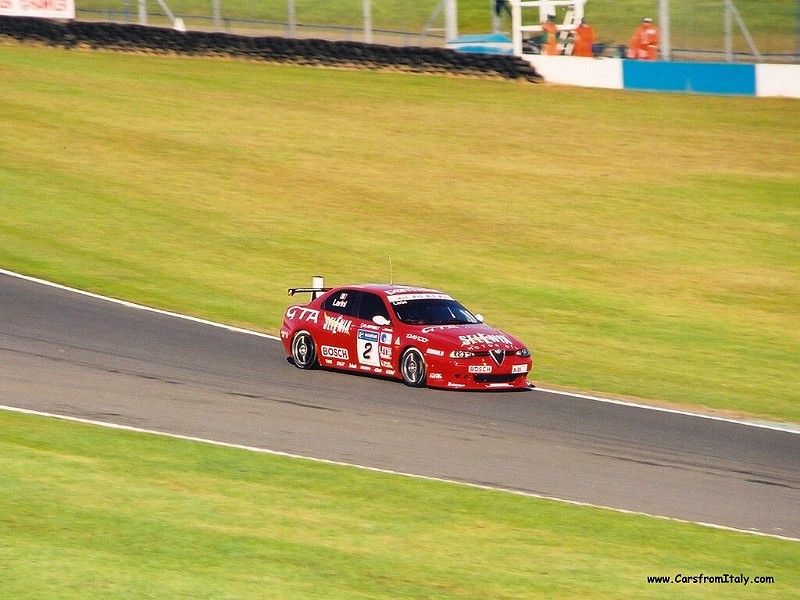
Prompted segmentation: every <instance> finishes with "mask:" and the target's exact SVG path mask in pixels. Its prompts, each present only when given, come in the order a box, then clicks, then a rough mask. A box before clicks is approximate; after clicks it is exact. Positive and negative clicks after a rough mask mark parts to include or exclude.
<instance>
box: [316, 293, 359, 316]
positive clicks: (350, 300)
mask: <svg viewBox="0 0 800 600" xmlns="http://www.w3.org/2000/svg"><path fill="white" fill-rule="evenodd" d="M359 295H360V292H356V291H353V290H341V291H339V292H336V293H334V294H331V295H330V296H328V298H326V299H325V302H324V303H323V304H322V308H323V309H325V310H326V311H328V312H331V313H335V314H339V315H345V316H348V317H353V316H355V312H356V306H357V305H358V297H359Z"/></svg>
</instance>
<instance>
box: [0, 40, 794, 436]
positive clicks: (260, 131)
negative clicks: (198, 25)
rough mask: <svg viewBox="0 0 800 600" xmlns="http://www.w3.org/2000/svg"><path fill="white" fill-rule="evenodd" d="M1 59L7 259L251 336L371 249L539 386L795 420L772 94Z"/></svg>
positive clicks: (384, 270)
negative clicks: (504, 348) (484, 328)
mask: <svg viewBox="0 0 800 600" xmlns="http://www.w3.org/2000/svg"><path fill="white" fill-rule="evenodd" d="M0 51H1V52H0V78H2V80H3V81H4V82H5V85H6V93H5V94H3V95H2V98H0V206H2V211H1V212H0V266H2V267H4V268H8V269H12V270H17V271H20V272H23V273H26V274H31V275H36V276H40V277H44V278H47V279H51V280H55V281H58V282H60V283H65V284H69V285H72V286H77V287H79V288H83V289H87V290H91V291H94V292H99V293H102V294H108V295H111V296H115V297H120V298H125V299H128V300H132V301H136V302H141V303H144V304H148V305H153V306H156V307H161V308H167V309H171V310H177V311H181V312H186V313H191V314H193V315H198V316H202V317H207V318H211V319H216V320H220V321H224V322H227V323H231V324H236V325H244V326H247V327H252V328H256V329H259V330H262V331H266V332H272V333H275V332H276V331H277V329H278V327H279V325H280V322H281V318H282V314H283V311H284V309H285V308H286V306H287V304H288V303H289V300H288V299H287V298H286V288H287V287H289V286H294V285H305V284H307V283H308V282H309V280H310V277H311V276H312V275H315V274H320V275H324V276H326V278H327V282H328V283H329V284H333V285H335V284H345V283H352V282H358V281H387V280H388V279H389V268H388V255H390V254H391V257H392V262H393V267H394V279H395V281H397V282H403V283H415V284H421V285H429V286H433V287H437V288H440V289H445V290H447V291H448V292H451V293H453V294H454V295H455V296H457V297H459V298H460V299H462V300H463V301H464V302H465V303H466V304H467V305H468V306H470V307H471V308H473V310H475V311H476V312H481V313H483V314H484V315H485V316H486V318H487V321H488V322H489V323H492V324H494V325H497V326H499V327H501V328H503V329H506V330H509V331H510V332H511V333H514V334H516V335H517V336H519V337H520V338H522V339H523V340H526V341H527V342H528V343H529V344H530V346H531V347H532V349H533V351H534V356H535V363H534V371H533V375H532V379H533V380H534V381H535V382H536V383H537V384H539V385H544V386H557V387H564V388H570V389H574V390H580V391H589V392H595V393H602V394H606V395H615V396H630V397H635V398H639V399H643V400H645V401H651V402H661V403H663V402H666V403H673V404H677V405H681V406H684V407H695V408H701V409H703V410H718V411H726V412H730V413H734V414H749V415H755V416H758V417H761V418H766V419H773V420H784V421H790V422H795V423H796V422H800V405H798V403H797V390H798V389H800V368H798V366H800V361H799V360H798V357H799V356H800V329H798V327H797V323H798V322H800V204H799V203H798V196H797V190H798V189H800V130H798V129H797V128H796V127H792V126H790V125H789V124H791V123H797V122H798V120H800V103H798V102H797V101H795V100H783V99H755V98H719V97H704V96H679V95H660V94H637V93H630V92H628V93H626V92H617V91H605V90H575V89H568V88H561V87H546V86H533V85H529V84H518V83H509V82H505V81H486V80H478V79H464V78H461V79H458V78H444V77H432V76H411V75H403V74H389V73H373V72H358V71H334V70H323V69H303V68H300V67H289V66H267V65H254V64H248V63H245V62H237V61H220V60H210V59H190V58H155V57H147V58H142V57H140V56H133V55H122V54H107V53H89V52H70V51H64V50H56V49H44V48H38V49H32V48H23V47H18V46H2V47H0Z"/></svg>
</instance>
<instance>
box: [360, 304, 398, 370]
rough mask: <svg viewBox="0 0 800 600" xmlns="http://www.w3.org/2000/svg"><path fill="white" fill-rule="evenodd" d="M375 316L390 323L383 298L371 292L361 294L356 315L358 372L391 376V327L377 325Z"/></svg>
mask: <svg viewBox="0 0 800 600" xmlns="http://www.w3.org/2000/svg"><path fill="white" fill-rule="evenodd" d="M376 316H380V317H383V318H384V319H386V322H390V321H391V318H390V316H389V310H388V309H387V307H386V303H385V302H384V300H383V298H381V297H380V296H379V295H378V294H373V293H372V292H362V294H361V298H360V299H359V303H358V310H357V313H356V318H357V320H356V321H355V323H354V324H355V325H357V326H358V330H357V332H356V358H357V359H358V363H359V370H362V371H372V372H374V373H386V372H387V371H388V372H389V373H388V374H392V373H393V370H392V337H393V334H392V326H391V325H377V324H376V323H375V321H374V320H373V319H374V318H375V317H376Z"/></svg>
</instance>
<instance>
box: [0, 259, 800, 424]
mask: <svg viewBox="0 0 800 600" xmlns="http://www.w3.org/2000/svg"><path fill="white" fill-rule="evenodd" d="M0 274H2V275H8V276H9V277H16V278H17V279H24V280H26V281H30V282H33V283H38V284H41V285H46V286H49V287H52V288H56V289H59V290H64V291H67V292H71V293H73V294H80V295H81V296H87V297H89V298H94V299H96V300H103V301H105V302H112V303H114V304H119V305H121V306H125V307H128V308H135V309H138V310H145V311H148V312H152V313H156V314H160V315H166V316H169V317H175V318H177V319H185V320H187V321H193V322H195V323H201V324H203V325H209V326H211V327H219V328H221V329H227V330H228V331H234V332H236V333H244V334H247V335H255V336H259V337H262V338H267V339H270V340H275V341H280V338H279V337H277V336H274V335H269V334H267V333H260V332H258V331H252V330H250V329H243V328H241V327H233V326H231V325H225V324H224V323H217V322H215V321H208V320H206V319H200V318H198V317H191V316H188V315H182V314H180V313H175V312H170V311H166V310H161V309H158V308H151V307H149V306H144V305H142V304H135V303H133V302H128V301H127V300H119V299H117V298H109V297H108V296H101V295H100V294H94V293H92V292H86V291H84V290H79V289H76V288H71V287H68V286H66V285H61V284H60V283H53V282H52V281H47V280H45V279H39V278H37V277H31V276H29V275H22V274H21V273H16V272H14V271H8V270H6V269H0ZM535 389H536V390H538V391H541V392H546V393H548V394H558V395H561V396H569V397H571V398H580V399H582V400H591V401H593V402H603V403H605V404H618V405H620V406H628V407H631V408H641V409H645V410H654V411H657V412H664V413H670V414H675V415H683V416H687V417H695V418H698V419H709V420H712V421H722V422H726V423H735V424H737V425H746V426H748V427H758V428H760V429H771V430H774V431H786V432H789V433H796V434H799V435H800V425H792V424H788V423H786V424H784V423H770V422H762V421H745V420H741V419H732V418H728V417H720V416H717V415H709V414H703V413H699V412H691V411H685V410H678V409H674V408H664V407H660V406H653V405H649V404H640V403H636V402H630V401H626V400H615V399H613V398H603V397H601V396H590V395H587V394H579V393H575V392H567V391H563V390H552V389H548V388H542V387H538V386H537V387H536V388H535Z"/></svg>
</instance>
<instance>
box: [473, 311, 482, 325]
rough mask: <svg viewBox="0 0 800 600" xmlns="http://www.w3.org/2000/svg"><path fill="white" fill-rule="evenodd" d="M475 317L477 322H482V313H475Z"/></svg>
mask: <svg viewBox="0 0 800 600" xmlns="http://www.w3.org/2000/svg"><path fill="white" fill-rule="evenodd" d="M475 318H476V319H478V323H483V315H482V314H480V313H478V314H477V315H475Z"/></svg>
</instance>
